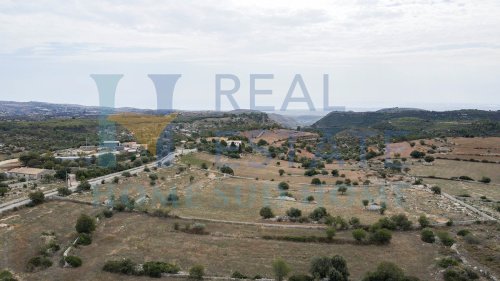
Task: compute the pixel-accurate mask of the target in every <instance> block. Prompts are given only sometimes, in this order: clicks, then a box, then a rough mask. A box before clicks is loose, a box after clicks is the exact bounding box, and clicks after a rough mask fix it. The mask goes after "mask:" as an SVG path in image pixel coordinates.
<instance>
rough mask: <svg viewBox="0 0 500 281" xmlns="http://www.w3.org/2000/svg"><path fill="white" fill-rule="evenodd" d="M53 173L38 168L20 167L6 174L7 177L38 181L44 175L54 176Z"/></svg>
mask: <svg viewBox="0 0 500 281" xmlns="http://www.w3.org/2000/svg"><path fill="white" fill-rule="evenodd" d="M54 174H55V171H53V170H46V169H38V168H28V167H21V168H15V169H12V170H10V171H9V172H8V175H9V176H11V177H14V178H26V179H27V180H39V179H42V177H43V176H45V175H54Z"/></svg>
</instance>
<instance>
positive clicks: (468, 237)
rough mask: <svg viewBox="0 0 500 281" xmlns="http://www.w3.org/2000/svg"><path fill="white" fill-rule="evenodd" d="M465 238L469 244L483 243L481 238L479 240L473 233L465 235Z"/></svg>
mask: <svg viewBox="0 0 500 281" xmlns="http://www.w3.org/2000/svg"><path fill="white" fill-rule="evenodd" d="M464 240H465V242H467V244H473V245H477V244H481V240H479V238H477V237H476V236H474V234H472V233H469V234H467V235H465V236H464Z"/></svg>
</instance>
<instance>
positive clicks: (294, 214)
mask: <svg viewBox="0 0 500 281" xmlns="http://www.w3.org/2000/svg"><path fill="white" fill-rule="evenodd" d="M286 215H287V216H289V217H291V218H298V217H300V216H302V211H301V210H299V209H297V208H290V209H289V210H288V211H286Z"/></svg>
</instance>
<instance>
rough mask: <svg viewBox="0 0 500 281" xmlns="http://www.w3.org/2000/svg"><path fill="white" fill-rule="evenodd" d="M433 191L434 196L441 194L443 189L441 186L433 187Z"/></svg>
mask: <svg viewBox="0 0 500 281" xmlns="http://www.w3.org/2000/svg"><path fill="white" fill-rule="evenodd" d="M431 191H432V192H433V193H434V194H438V195H439V194H441V187H439V186H433V187H431Z"/></svg>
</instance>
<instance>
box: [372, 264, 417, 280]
mask: <svg viewBox="0 0 500 281" xmlns="http://www.w3.org/2000/svg"><path fill="white" fill-rule="evenodd" d="M362 280H363V281H410V280H415V281H416V280H418V279H417V278H415V277H411V276H405V273H404V271H403V270H402V269H401V268H400V267H399V266H397V265H396V264H394V263H391V262H382V263H380V264H379V265H378V266H377V270H376V271H375V272H368V273H367V274H366V275H365V277H364V278H363V279H362Z"/></svg>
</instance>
